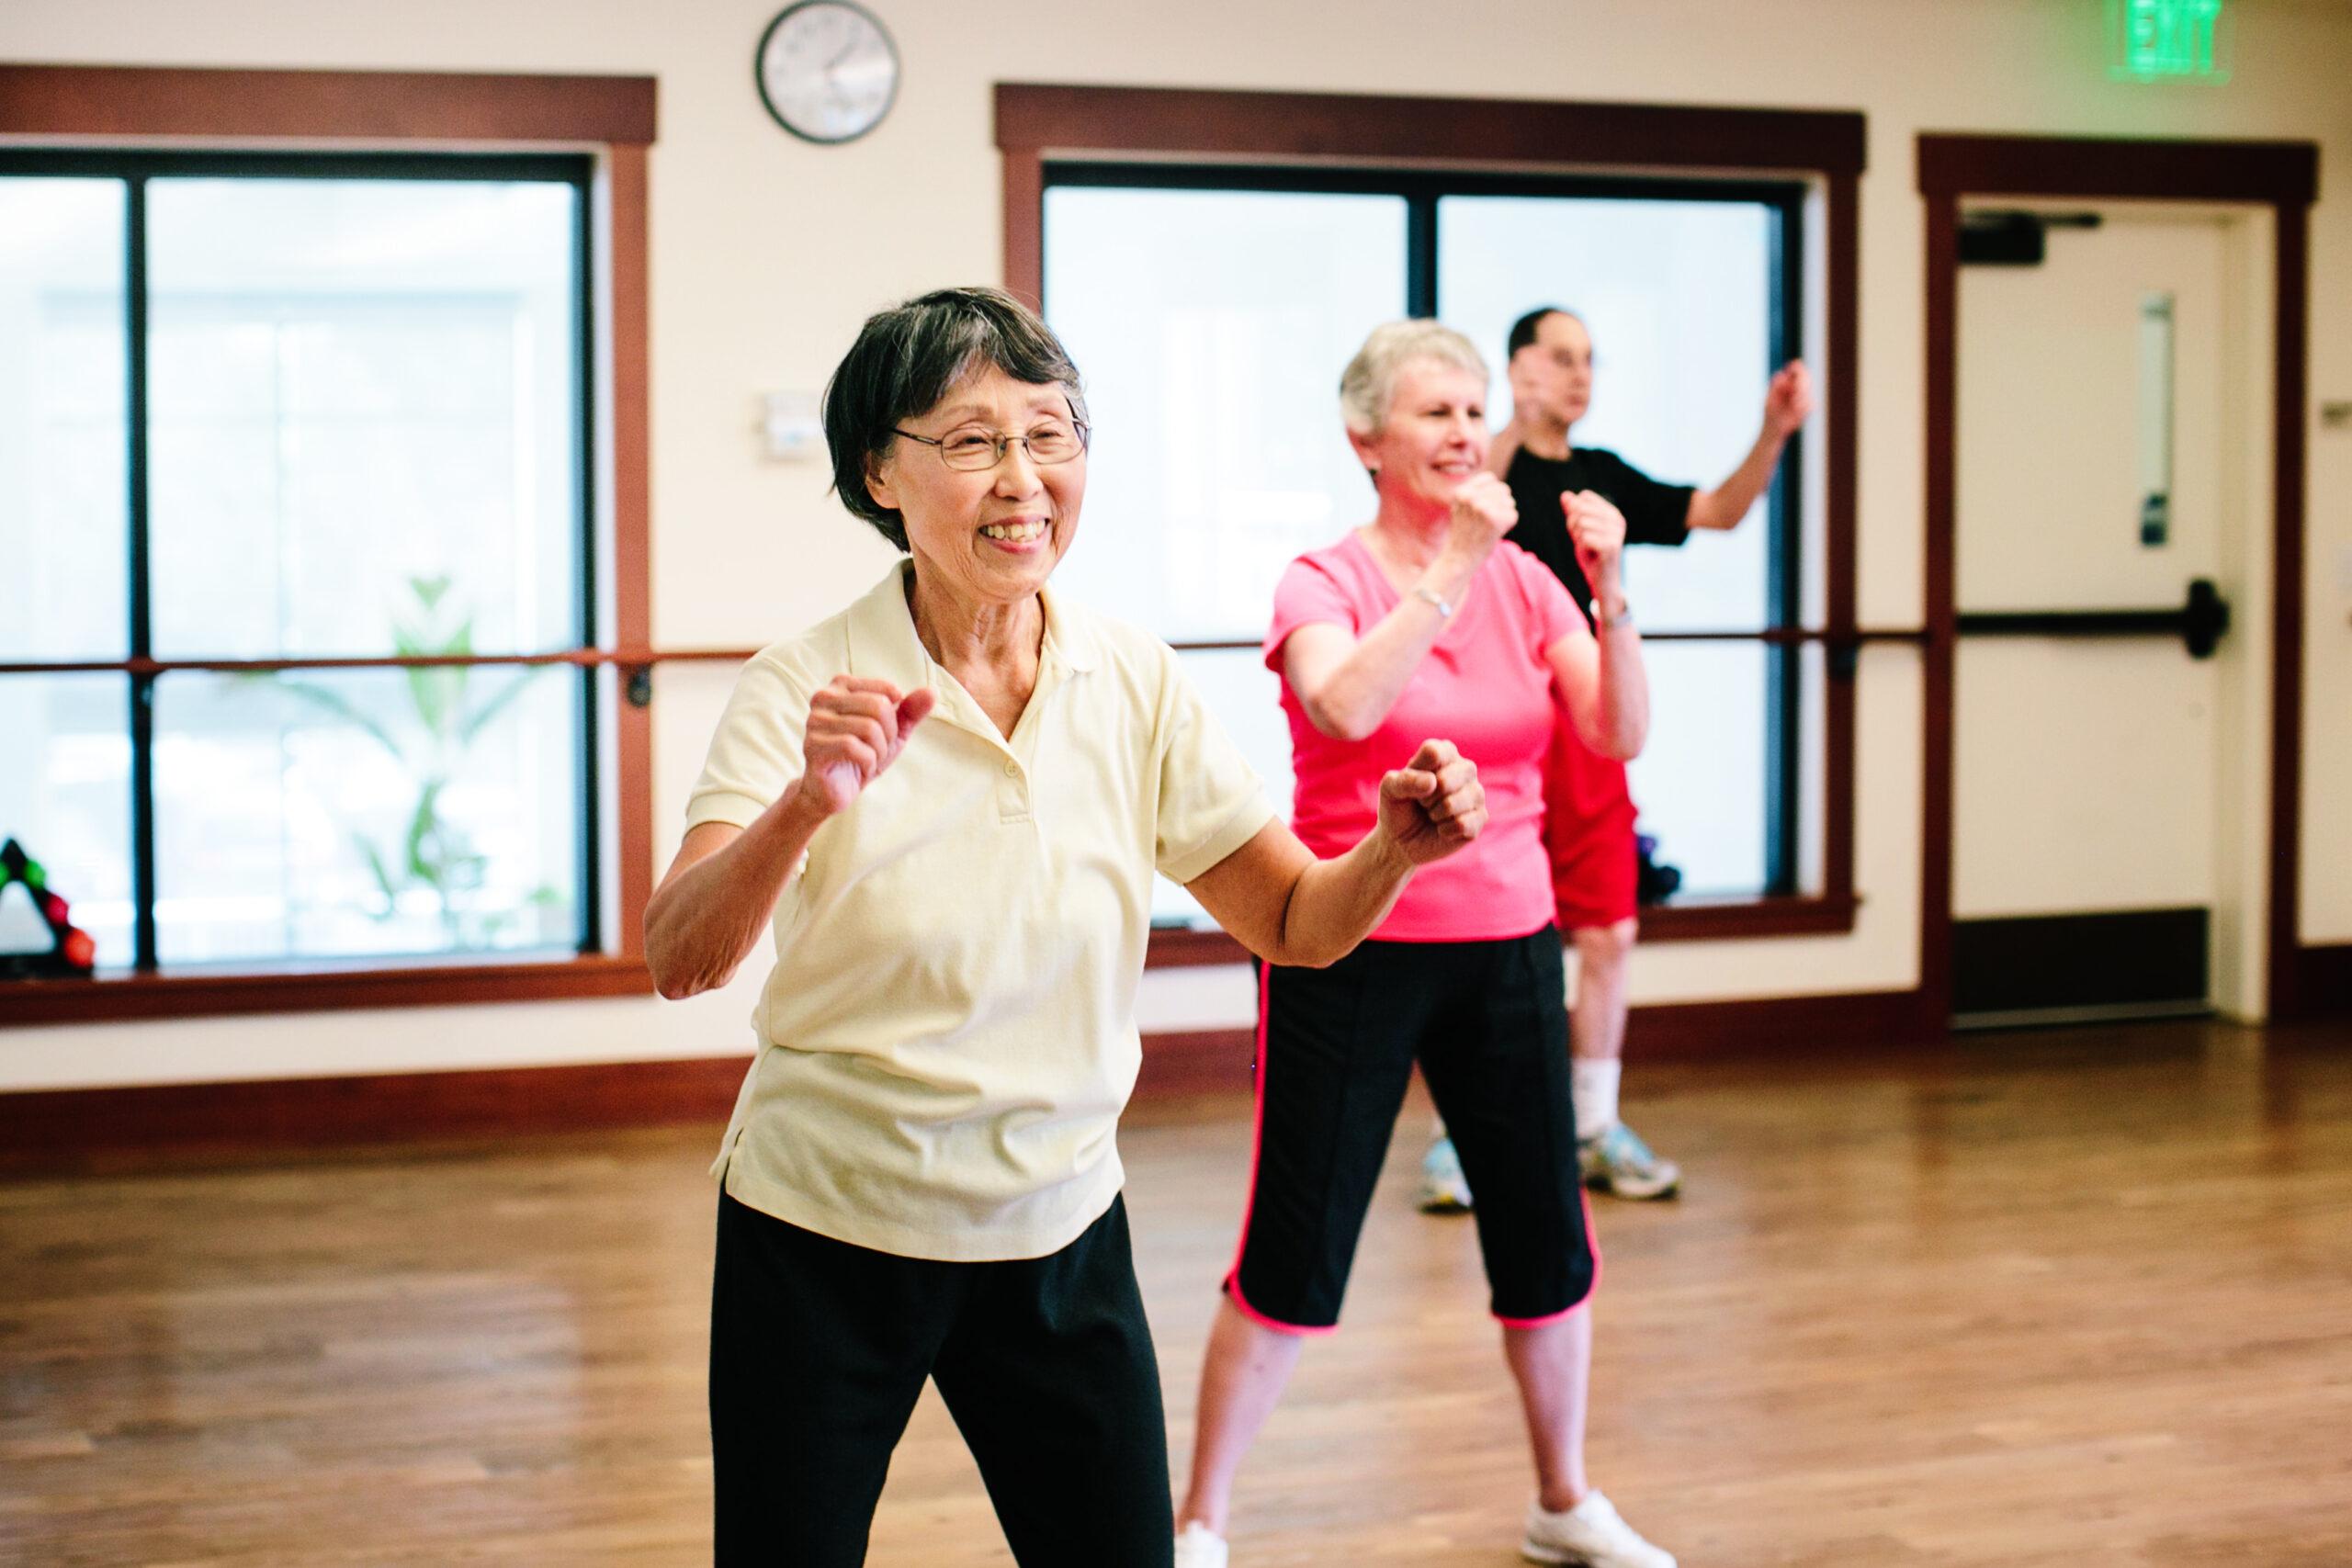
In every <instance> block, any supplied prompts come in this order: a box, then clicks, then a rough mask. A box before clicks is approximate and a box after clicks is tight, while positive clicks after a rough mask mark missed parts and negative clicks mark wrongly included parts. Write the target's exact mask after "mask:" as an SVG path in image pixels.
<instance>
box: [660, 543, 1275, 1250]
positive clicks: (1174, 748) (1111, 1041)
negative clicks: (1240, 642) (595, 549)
mask: <svg viewBox="0 0 2352 1568" xmlns="http://www.w3.org/2000/svg"><path fill="white" fill-rule="evenodd" d="M911 570H913V566H912V563H911V562H908V561H901V562H899V564H898V565H897V566H896V567H894V568H893V569H892V570H890V571H889V572H888V574H887V575H886V576H885V577H884V578H883V580H882V581H881V582H880V583H878V584H876V587H875V589H874V590H873V592H870V593H867V594H866V595H865V597H864V598H862V599H860V600H858V601H857V603H856V604H853V605H851V606H850V607H849V608H848V609H847V610H845V611H844V612H842V614H841V615H835V616H834V617H832V618H831V620H828V621H825V622H823V623H821V624H820V625H819V626H814V627H812V628H810V629H809V631H807V632H805V633H803V634H802V635H800V636H798V637H792V638H788V639H787V640H786V641H783V642H779V643H777V644H775V646H773V647H771V648H768V649H763V650H762V651H761V653H760V654H759V655H758V657H756V658H754V659H753V660H752V661H751V663H750V664H748V665H746V666H745V667H744V670H743V673H742V676H741V679H740V680H739V681H738V682H736V686H735V693H734V695H733V697H732V698H731V699H730V700H729V703H728V705H727V712H726V716H725V717H723V718H722V719H721V720H720V721H719V726H718V734H717V735H716V736H715V737H714V738H713V739H712V740H711V745H710V756H709V760H708V761H707V763H706V764H705V766H704V769H703V774H702V779H701V781H700V782H699V783H698V784H696V785H695V791H694V794H693V795H692V797H691V798H690V799H689V801H688V803H687V806H686V820H687V823H688V825H689V826H692V825H694V824H696V823H702V822H731V823H733V824H735V825H736V826H738V827H744V826H748V825H749V824H750V823H751V822H752V819H753V818H756V817H758V816H759V814H760V813H761V812H762V811H763V810H765V809H766V808H767V807H768V806H769V804H770V803H771V802H773V801H775V799H776V798H777V797H778V796H779V795H781V794H783V792H784V791H785V790H786V788H788V787H789V786H790V785H791V784H792V783H793V782H794V781H795V780H796V779H797V778H798V777H799V774H800V772H801V767H802V758H801V750H800V748H801V737H802V734H803V731H804V728H805V726H806V725H807V722H808V714H809V697H810V696H811V695H812V694H814V693H815V692H817V691H818V690H820V688H821V687H823V686H824V685H825V683H826V682H829V681H831V679H832V678H833V677H834V676H835V675H837V674H852V675H872V676H879V677H880V678H882V679H883V680H886V681H888V682H892V683H894V684H895V685H897V686H898V687H899V690H901V691H912V690H914V689H915V688H916V687H918V686H929V687H931V688H932V689H933V691H935V692H937V693H938V694H939V705H938V706H937V707H936V708H934V709H933V712H932V714H931V716H929V717H928V718H926V719H924V720H923V722H922V725H921V726H920V727H919V728H917V729H916V730H915V732H914V733H913V735H912V736H910V738H909V739H908V742H907V748H906V750H904V751H903V752H901V753H900V754H899V760H898V761H896V762H894V763H892V764H891V766H890V767H889V769H888V771H886V772H885V773H883V774H882V776H881V777H880V778H878V779H876V781H875V782H874V783H873V784H871V785H869V786H868V787H867V789H866V791H865V794H864V795H862V796H860V797H859V799H858V800H857V802H856V803H855V804H854V805H853V806H852V807H850V808H849V809H848V810H847V811H844V812H842V814H841V815H840V816H838V817H836V818H833V819H832V820H831V821H829V822H827V823H826V824H825V825H824V826H823V827H822V828H820V829H819V830H818V832H817V836H816V838H815V839H814V840H812V841H811V842H810V844H809V853H808V856H807V858H806V860H805V861H804V862H803V863H802V865H801V867H800V868H799V870H798V872H797V874H795V875H794V876H793V877H792V879H791V880H790V882H788V883H787V884H786V887H785V890H784V897H783V898H782V900H781V901H780V902H779V903H778V904H777V906H776V911H775V953H776V960H775V971H774V973H772V974H771V975H770V976H768V981H767V985H766V987H765V989H764V990H763V992H762V993H761V997H760V1003H759V1007H758V1009H757V1010H756V1011H755V1012H754V1013H753V1015H752V1028H753V1030H754V1031H755V1032H756V1034H757V1037H758V1042H759V1043H758V1050H757V1054H756V1055H754V1057H753V1058H752V1070H751V1072H750V1074H749V1075H748V1076H747V1077H745V1079H744V1082H743V1089H742V1092H741V1095H739V1096H738V1097H737V1099H736V1103H735V1115H734V1119H733V1121H732V1122H730V1123H729V1126H728V1129H727V1138H726V1142H725V1143H724V1144H723V1145H721V1147H720V1149H719V1154H718V1160H717V1161H716V1163H714V1164H713V1166H712V1168H711V1171H712V1174H713V1175H714V1176H717V1177H718V1179H720V1180H721V1181H722V1182H723V1183H724V1184H725V1186H726V1190H727V1191H728V1192H729V1193H730V1194H731V1195H733V1196H734V1197H735V1198H736V1199H737V1200H738V1201H741V1202H743V1203H746V1204H749V1205H750V1206H751V1207H752V1208H754V1209H758V1210H760V1211H761V1212H763V1213H768V1214H773V1215H775V1217H776V1218H778V1219H780V1220H784V1221H786V1222H787V1223H788V1224H795V1225H798V1226H800V1227H801V1228H802V1229H804V1230H811V1231H815V1232H817V1233H819V1234H820V1235H828V1236H831V1237H834V1238H835V1239H837V1240H841V1241H845V1242H849V1243H852V1244H854V1245H855V1246H858V1247H871V1248H873V1249H875V1250H876V1251H881V1252H890V1253H896V1254H899V1255H900V1256H902V1257H908V1258H943V1259H947V1260H950V1261H958V1262H980V1261H988V1260H991V1259H999V1258H1040V1257H1043V1256H1045V1255H1046V1254H1047V1253H1050V1252H1054V1251H1057V1250H1058V1249H1060V1248H1061V1247H1066V1246H1068V1245H1069V1243H1070V1242H1072V1241H1074V1240H1076V1239H1077V1238H1078V1236H1079V1235H1080V1234H1081V1233H1082V1232H1084V1231H1085V1229H1086V1227H1087V1226H1089V1225H1090V1224H1093V1223H1094V1222H1095V1221H1096V1220H1097V1219H1100V1218H1101V1217H1102V1216H1103V1213H1105V1212H1106V1211H1107V1210H1108V1209H1109V1208H1110V1206H1111V1203H1112V1201H1113V1200H1114V1199H1115V1198H1116V1197H1117V1196H1118V1193H1119V1189H1120V1186H1121V1184H1122V1183H1123V1181H1124V1180H1125V1174H1124V1172H1123V1171H1122V1169H1121V1168H1120V1165H1119V1153H1118V1148H1117V1145H1116V1142H1115V1138H1114V1133H1115V1129H1116V1124H1117V1121H1118V1116H1119V1112H1120V1111H1121V1109H1122V1108H1124V1107H1125V1104H1126V1100H1127V1095H1128V1092H1129V1091H1130V1090H1131V1089H1134V1087H1135V1079H1136V1067H1137V1066H1139V1065H1140V1063H1141V1060H1142V1049H1141V1043H1140V1041H1139V1040H1138V1038H1137V1035H1136V1023H1135V994H1136V981H1137V979H1138V977H1139V976H1140V975H1141V974H1142V970H1143V956H1144V942H1145V938H1146V936H1147V934H1148V931H1149V929H1150V910H1151V876H1152V872H1153V870H1154V868H1157V869H1158V870H1159V871H1161V872H1164V873H1166V874H1168V875H1169V876H1170V877H1171V878H1173V879H1174V880H1176V881H1178V882H1189V881H1191V880H1192V879H1193V878H1194V877H1196V876H1198V875H1200V874H1202V873H1203V872H1204V871H1206V870H1208V869H1209V868H1210V867H1211V866H1214V865H1216V863H1218V862H1219V861H1221V860H1223V859H1225V857H1226V856H1227V855H1229V854H1231V853H1232V852H1234V851H1235V850H1237V849H1239V848H1240V847H1241V846H1242V845H1243V844H1244V843H1246V842H1248V841H1249V840H1250V837H1251V836H1252V835H1253V834H1255V833H1256V832H1257V831H1258V830H1259V829H1261V828H1263V827H1264V826H1265V825H1266V823H1267V822H1269V821H1270V820H1272V818H1273V815H1274V813H1273V808H1272V806H1271V805H1270V804H1269V803H1268V802H1267V799H1266V795H1265V792H1264V791H1263V790H1262V789H1261V787H1260V785H1259V783H1258V780H1257V776H1256V775H1255V773H1252V772H1251V770H1250V764H1249V763H1248V761H1245V760H1244V759H1243V757H1242V755H1241V753H1240V751H1239V750H1238V748H1237V747H1236V746H1235V745H1234V744H1233V742H1232V741H1231V739H1228V738H1227V735H1226V732H1225V729H1224V727H1223V726H1221V725H1220V724H1218V722H1217V720H1216V716H1215V715H1213V714H1212V713H1211V712H1210V711H1209V709H1208V707H1207V705H1205V704H1204V703H1203V701H1202V700H1201V696H1200V694H1199V693H1198V692H1197V691H1196V690H1195V689H1194V688H1193V683H1192V682H1191V681H1190V680H1188V679H1187V678H1186V677H1185V675H1184V673H1183V671H1182V669H1181V668H1180V667H1179V665H1178V663H1177V660H1176V655H1175V654H1174V653H1173V652H1172V651H1170V649H1169V648H1168V647H1167V645H1165V644H1164V643H1161V642H1159V640H1158V639H1156V638H1154V637H1149V636H1148V635H1146V634H1145V633H1143V632H1141V631H1138V630H1136V629H1135V628H1133V627H1130V626H1123V625H1121V624H1119V623H1118V622H1115V621H1113V620H1110V619H1108V618H1105V617H1103V616H1099V615H1092V614H1091V613H1089V612H1087V611H1086V610H1084V609H1082V608H1080V606H1078V605H1075V604H1069V603H1068V602H1067V601H1065V600H1064V599H1062V598H1061V597H1059V596H1058V595H1057V594H1055V593H1053V592H1050V591H1048V592H1046V594H1045V595H1044V596H1043V603H1044V606H1045V615H1046V632H1045V646H1044V651H1043V656H1042V658H1041V660H1040V661H1039V668H1038V671H1037V686H1036V690H1035V693H1034V694H1032V695H1031V697H1030V699H1029V706H1028V708H1027V710H1026V711H1025V712H1023V714H1022V716H1021V720H1020V723H1019V724H1017V725H1016V726H1014V728H1013V732H1012V736H1011V737H1009V738H1008V737H1006V736H1004V735H1002V734H1001V733H1000V732H999V731H998V729H997V728H996V726H995V724H994V723H993V722H991V721H990V720H989V717H988V716H987V715H986V714H984V713H982V712H981V711H980V707H979V705H978V703H976V702H975V701H973V699H972V697H971V695H970V694H968V693H967V692H966V691H965V690H964V689H963V687H962V686H961V685H959V684H958V683H957V682H956V680H955V678H954V677H953V676H951V675H949V674H948V673H947V672H946V671H944V670H942V669H941V668H940V667H939V666H938V665H937V664H935V663H933V661H932V660H931V657H930V656H929V655H928V654H927V653H926V652H925V651H924V650H923V646H922V642H921V640H920V639H918V638H917V637H916V636H915V628H914V618H913V616H912V615H910V613H909V611H908V609H907V601H906V592H905V587H904V584H905V574H906V573H908V572H910V571H911Z"/></svg>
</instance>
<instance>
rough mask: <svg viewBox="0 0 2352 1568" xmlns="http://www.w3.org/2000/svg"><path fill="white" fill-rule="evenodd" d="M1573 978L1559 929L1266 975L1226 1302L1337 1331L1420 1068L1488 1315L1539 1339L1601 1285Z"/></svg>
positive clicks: (1368, 952)
mask: <svg viewBox="0 0 2352 1568" xmlns="http://www.w3.org/2000/svg"><path fill="white" fill-rule="evenodd" d="M1566 991H1567V980H1566V972H1565V970H1564V969H1563V967H1562V965H1561V961H1560V938H1559V934H1558V932H1557V931H1555V930H1554V928H1552V927H1550V926H1546V927H1544V929H1543V930H1542V931H1536V932H1534V933H1533V934H1532V935H1529V936H1524V937H1515V938H1508V939H1504V940H1499V941H1492V942H1365V943H1363V945H1362V946H1360V947H1358V948H1357V949H1356V950H1355V951H1354V952H1353V953H1350V954H1349V955H1348V956H1347V957H1345V958H1342V959H1340V961H1339V962H1338V963H1337V964H1332V965H1331V966H1330V967H1329V968H1328V969H1284V968H1272V967H1270V968H1268V969H1267V970H1266V971H1265V972H1264V975H1263V976H1262V979H1261V992H1260V998H1261V999H1260V1007H1259V1015H1258V1129H1257V1147H1256V1153H1255V1156H1254V1165H1253V1169H1252V1172H1251V1176H1250V1206H1249V1209H1248V1211H1247V1212H1246V1213H1245V1214H1244V1216H1243V1218H1242V1222H1241V1243H1240V1247H1239V1249H1238V1252H1237V1254H1236V1256H1235V1258H1234V1265H1233V1269H1232V1270H1231V1272H1229V1273H1228V1274H1227V1276H1226V1282H1225V1290H1226V1294H1227V1297H1228V1298H1229V1299H1230V1300H1231V1301H1232V1302H1233V1303H1234V1305H1235V1306H1236V1307H1237V1308H1238V1309H1239V1310H1240V1311H1241V1312H1242V1313H1243V1314H1245V1315H1246V1316H1248V1317H1250V1318H1251V1319H1253V1320H1254V1321H1256V1322H1258V1323H1260V1324H1262V1325H1265V1326H1266V1327H1269V1328H1273V1329H1278V1330H1280V1331H1282V1332H1284V1333H1290V1334H1317V1333H1328V1332H1329V1330H1330V1329H1331V1328H1333V1327H1334V1326H1336V1325H1338V1323H1339V1320H1340V1299H1341V1297H1342V1296H1343V1295H1344V1294H1345V1292H1346V1290H1347V1284H1348V1270H1349V1269H1350V1267H1351V1265H1352V1264H1353V1263H1354V1261H1355V1251H1356V1243H1357V1240H1358V1238H1359V1237H1360V1236H1361V1235H1363V1218H1364V1212H1365V1210H1366V1209H1367V1208H1368V1207H1369V1206H1370V1204H1371V1202H1372V1191H1373V1187H1374V1183H1375V1182H1376V1181H1377V1180H1378V1179H1379V1177H1380V1167H1381V1162H1382V1161H1383V1160H1384V1159H1385V1157H1386V1156H1387V1153H1388V1139H1389V1135H1390V1134H1391V1133H1393V1132H1394V1131H1395V1129H1396V1125H1397V1111H1399V1110H1401V1109H1402V1108H1403V1105H1404V1100H1405V1089H1406V1087H1407V1085H1408V1082H1409V1080H1410V1078H1411V1077H1412V1070H1413V1064H1414V1062H1415V1061H1416V1060H1418V1061H1419V1063H1420V1065H1421V1076H1422V1077H1423V1078H1424V1079H1425V1080H1426V1081H1427V1083H1428V1084H1429V1088H1430V1098H1432V1099H1433V1100H1436V1101H1437V1109H1438V1112H1439V1114H1440V1115H1442V1116H1443V1117H1444V1118H1445V1126H1446V1131H1447V1132H1448V1133H1449V1134H1451V1135H1452V1136H1453V1146H1454V1149H1455V1151H1456V1152H1457V1153H1458V1154H1459V1155H1460V1156H1461V1157H1462V1173H1463V1175H1464V1178H1465V1179H1468V1181H1469V1183H1470V1190H1472V1191H1473V1192H1476V1194H1477V1198H1478V1201H1477V1203H1476V1206H1475V1207H1474V1208H1473V1209H1472V1211H1471V1212H1472V1213H1473V1214H1474V1215H1475V1216H1476V1220H1477V1225H1478V1246H1479V1250H1480V1252H1481V1253H1482V1255H1483V1256H1484V1258H1485V1259H1486V1265H1487V1286H1488V1288H1489V1290H1490V1292H1491V1300H1490V1310H1492V1312H1493V1313H1494V1314H1495V1316H1496V1317H1497V1318H1498V1319H1500V1320H1501V1321H1502V1323H1503V1324H1504V1325H1505V1326H1507V1327H1513V1328H1532V1327H1536V1326H1540V1325H1543V1324H1544V1323H1546V1322H1549V1321H1550V1320H1552V1319H1554V1318H1557V1317H1560V1316H1563V1315H1565V1314H1567V1313H1569V1312H1571V1311H1573V1310H1575V1309H1576V1308H1577V1307H1578V1306H1580V1305H1582V1304H1583V1303H1584V1302H1585V1300H1586V1298H1587V1297H1588V1296H1589V1295H1590V1294H1591V1292H1592V1288H1593V1285H1594V1282H1595V1281H1596V1280H1598V1279H1599V1277H1600V1257H1599V1254H1598V1253H1597V1252H1596V1250H1595V1249H1594V1247H1593V1244H1592V1239H1591V1233H1590V1226H1589V1213H1588V1211H1587V1209H1586V1206H1585V1198H1584V1188H1583V1183H1582V1182H1581V1181H1580V1180H1579V1179H1578V1178H1577V1139H1576V1114H1575V1111H1574V1110H1573V1109H1572V1106H1571V1103H1570V1100H1569V1098H1568V1014H1567V998H1566Z"/></svg>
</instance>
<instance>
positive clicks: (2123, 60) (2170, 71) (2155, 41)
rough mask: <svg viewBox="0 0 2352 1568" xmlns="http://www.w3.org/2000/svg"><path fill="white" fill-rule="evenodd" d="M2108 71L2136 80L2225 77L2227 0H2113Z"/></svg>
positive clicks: (2110, 1)
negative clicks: (2224, 1)
mask: <svg viewBox="0 0 2352 1568" xmlns="http://www.w3.org/2000/svg"><path fill="white" fill-rule="evenodd" d="M2107 18H2108V19H2107V31H2108V68H2107V73H2108V74H2109V75H2110V76H2115V77H2120V78H2122V79H2124V80H2127V81H2132V82H2158V81H2177V80H2181V79H2183V78H2186V79H2188V80H2192V81H2203V82H2225V81H2227V80H2229V74H2230V73H2229V71H2228V69H2227V67H2226V66H2225V64H2224V63H2223V62H2222V0H2108V6H2107Z"/></svg>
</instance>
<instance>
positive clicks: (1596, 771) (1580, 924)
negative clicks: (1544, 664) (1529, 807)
mask: <svg viewBox="0 0 2352 1568" xmlns="http://www.w3.org/2000/svg"><path fill="white" fill-rule="evenodd" d="M1544 850H1545V851H1546V852H1548V853H1549V854H1550V855H1551V857H1552V897H1553V898H1554V900H1555V902H1556V903H1557V905H1558V907H1559V913H1560V929H1561V930H1562V931H1581V930H1584V929H1587V928H1589V927H1592V926H1613V925H1615V924H1616V923H1617V922H1618V921H1620V920H1630V919H1633V918H1634V909H1635V907H1636V902H1635V893H1636V889H1637V884H1638V881H1639V877H1640V873H1641V854H1640V852H1639V851H1637V850H1636V849H1635V848H1634V797H1633V796H1632V795H1630V794H1628V793H1627V792H1626V789H1625V764H1624V763H1623V762H1618V761H1611V760H1610V759H1609V758H1607V757H1603V756H1600V754H1598V753H1597V752H1595V751H1593V750H1591V749H1590V748H1589V747H1588V746H1586V745H1585V743H1584V742H1583V741H1582V740H1580V739H1577V731H1576V726H1575V725H1573V724H1571V723H1570V722H1569V721H1568V716H1567V715H1566V713H1562V714H1560V715H1559V721H1558V722H1557V723H1556V724H1555V725H1554V726H1553V727H1552V754H1551V756H1550V758H1549V759H1547V760H1546V761H1545V762H1544Z"/></svg>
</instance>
